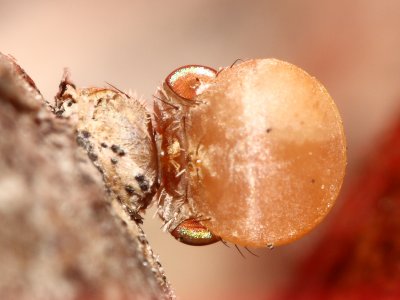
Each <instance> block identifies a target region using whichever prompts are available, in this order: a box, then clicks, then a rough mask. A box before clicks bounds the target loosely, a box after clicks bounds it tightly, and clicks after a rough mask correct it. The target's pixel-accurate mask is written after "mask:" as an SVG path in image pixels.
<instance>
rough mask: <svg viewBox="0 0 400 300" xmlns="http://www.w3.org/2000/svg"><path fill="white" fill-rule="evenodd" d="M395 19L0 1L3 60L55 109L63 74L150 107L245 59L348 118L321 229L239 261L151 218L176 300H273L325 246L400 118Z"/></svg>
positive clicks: (326, 5) (320, 5)
mask: <svg viewBox="0 0 400 300" xmlns="http://www.w3.org/2000/svg"><path fill="white" fill-rule="evenodd" d="M399 15H400V2H399V1H396V0H387V1H361V0H354V1H344V0H326V1H318V0H300V1H288V0H282V1H272V0H269V1H234V0H217V1H216V0H201V1H200V0H192V1H177V0H169V1H128V0H126V1H121V0H114V1H104V2H101V1H92V0H87V1H77V0H70V1H44V0H37V1H22V0H21V1H4V0H0V51H1V52H3V53H5V54H12V55H13V56H14V57H16V58H17V60H18V61H19V63H20V64H21V66H22V67H23V68H24V69H25V70H26V71H27V73H28V74H29V75H30V76H31V77H32V78H33V79H34V80H35V82H36V84H37V86H38V87H39V89H40V90H41V91H42V93H43V94H44V96H45V97H46V98H47V99H49V100H51V99H53V97H54V95H55V94H56V92H57V90H58V83H59V81H60V79H61V76H62V72H63V68H64V67H68V68H69V69H70V70H71V73H72V79H73V80H74V81H75V83H76V84H77V85H78V86H103V85H104V84H105V81H107V82H110V83H112V84H113V85H115V86H117V87H119V88H120V89H122V90H132V91H134V92H136V93H137V95H139V96H141V97H142V98H144V99H147V100H148V101H149V100H151V98H152V94H153V92H154V91H155V89H156V87H157V86H158V85H159V84H160V83H161V82H162V80H163V79H164V78H165V77H166V76H167V75H168V74H169V73H170V72H171V71H172V70H173V69H175V68H176V67H179V66H182V65H185V64H203V65H207V66H211V67H215V68H218V67H220V66H227V65H230V64H231V63H232V62H234V61H235V60H236V59H238V58H241V59H247V58H267V57H275V58H278V59H282V60H286V61H289V62H291V63H293V64H296V65H298V66H300V67H301V68H303V69H305V70H306V71H307V72H309V73H310V74H312V75H314V76H315V77H317V78H318V79H319V80H320V81H321V82H322V83H323V84H324V85H325V86H326V88H327V89H328V91H329V92H330V94H331V95H332V97H333V98H334V99H335V101H336V103H337V105H338V107H339V110H340V112H341V114H342V117H343V120H344V125H345V131H346V134H347V141H348V160H349V164H348V171H347V177H346V180H345V184H344V188H343V192H342V197H341V198H340V199H339V200H338V205H336V207H335V208H334V210H333V211H332V213H331V214H330V215H329V216H328V218H327V219H326V220H325V221H324V222H323V223H322V225H321V226H319V227H318V228H317V229H316V230H314V231H313V232H312V233H311V234H309V235H308V236H306V237H305V238H303V239H302V240H300V241H297V242H295V243H293V244H291V245H288V246H283V247H279V248H276V249H274V250H272V251H271V250H268V249H261V250H256V251H255V252H256V253H257V254H258V255H259V256H260V258H255V257H253V256H251V255H247V256H248V257H247V258H246V259H243V258H242V257H241V256H240V255H239V254H238V253H237V252H236V251H235V249H232V248H227V247H225V246H224V245H222V244H221V243H219V244H216V245H212V246H207V247H190V246H186V245H183V244H180V243H178V242H176V241H175V240H174V239H173V238H172V237H171V236H170V235H169V234H166V233H163V232H162V231H161V230H160V227H161V225H162V224H161V222H160V221H159V220H158V219H156V218H152V215H153V212H152V211H149V212H148V213H147V215H146V219H145V225H144V229H145V232H146V233H147V235H148V238H149V240H150V243H151V244H152V246H153V249H154V251H155V252H156V253H158V254H159V256H160V260H161V262H162V264H163V267H164V269H165V271H166V274H167V276H168V278H169V280H170V282H171V284H172V286H173V288H174V290H175V291H176V294H177V296H178V298H180V299H203V298H207V299H221V298H225V297H226V298H228V297H229V296H231V295H236V297H239V298H240V297H243V298H244V297H245V295H247V296H249V295H251V296H252V297H253V298H257V297H260V298H263V297H264V296H265V295H269V297H270V298H274V297H275V296H274V295H276V293H277V291H281V290H285V289H288V288H289V287H291V286H292V284H293V281H295V280H296V276H299V275H298V272H299V271H298V270H299V269H301V268H300V266H301V265H302V263H303V261H304V259H307V258H308V257H309V256H310V255H312V253H313V252H314V251H315V249H316V248H315V247H317V245H318V244H319V243H320V241H321V239H324V238H326V234H327V232H328V231H329V228H330V226H331V224H332V223H333V222H335V216H337V215H338V214H340V210H341V208H342V207H343V206H344V205H345V202H346V201H348V200H349V197H345V196H346V195H348V193H349V190H351V186H352V182H354V181H355V180H356V179H355V178H358V177H359V176H361V175H362V172H363V167H362V166H363V164H365V161H366V160H367V159H369V157H370V156H369V155H370V153H371V151H372V148H373V146H374V145H375V144H376V143H378V142H379V141H380V140H382V139H383V138H382V136H384V135H385V134H384V132H385V131H386V129H387V128H389V127H390V124H392V123H394V122H395V121H396V119H397V118H398V116H399V113H400V85H399V82H400V55H399V48H400V32H399V31H400V30H399V28H400V18H399ZM399 153H400V152H399ZM399 156H400V154H399ZM345 198H346V199H345ZM354 213H355V212H354ZM399 270H400V264H399V269H398V270H397V271H398V272H400V271H399Z"/></svg>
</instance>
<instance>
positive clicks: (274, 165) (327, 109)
mask: <svg viewBox="0 0 400 300" xmlns="http://www.w3.org/2000/svg"><path fill="white" fill-rule="evenodd" d="M209 84H210V85H209V87H208V88H207V89H205V91H204V92H203V93H201V94H200V95H198V96H197V97H196V98H195V100H200V101H202V102H205V103H206V104H205V105H200V106H198V107H195V108H194V109H192V110H191V112H190V120H191V123H190V126H188V127H187V138H188V149H189V153H192V154H193V153H196V155H194V158H193V160H196V162H197V165H198V169H196V171H193V172H192V174H191V176H189V181H190V184H189V186H190V196H191V197H192V201H191V203H192V206H193V208H194V210H195V211H196V213H198V214H200V215H203V216H207V217H211V220H209V221H206V222H202V223H203V225H205V226H207V228H208V229H209V230H210V231H211V232H212V233H214V234H215V235H218V236H220V237H221V238H222V239H224V240H226V241H230V242H232V243H236V244H239V245H243V246H252V247H265V246H267V245H281V244H285V243H288V242H291V241H293V240H295V239H298V238H300V237H301V236H303V235H304V234H305V233H307V232H308V231H310V230H311V229H312V228H314V227H315V226H316V225H317V224H318V223H320V222H321V221H322V219H323V218H324V217H325V215H326V214H327V213H328V212H329V210H330V209H331V207H332V205H333V204H334V202H335V200H336V197H337V196H338V193H339V190H340V187H341V185H342V181H343V176H344V173H345V166H346V145H345V136H344V132H343V126H342V121H341V118H340V115H339V113H338V110H337V107H336V105H335V103H334V102H333V100H332V98H331V97H330V96H329V94H328V92H327V91H326V90H325V88H324V87H323V86H322V85H321V84H320V83H319V82H318V81H317V80H316V79H315V78H313V77H311V76H310V75H308V74H307V73H306V72H304V71H303V70H301V69H300V68H298V67H296V66H293V65H291V64H289V63H286V62H282V61H278V60H274V59H263V60H250V61H246V62H244V63H241V64H239V65H235V66H234V67H232V68H227V69H225V70H224V71H222V72H221V73H220V74H218V76H217V77H216V78H215V79H213V80H211V82H210V83H209Z"/></svg>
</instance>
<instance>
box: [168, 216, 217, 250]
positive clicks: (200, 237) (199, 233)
mask: <svg viewBox="0 0 400 300" xmlns="http://www.w3.org/2000/svg"><path fill="white" fill-rule="evenodd" d="M171 234H172V235H173V236H174V237H175V238H176V239H177V240H178V241H180V242H182V243H184V244H187V245H191V246H205V245H210V244H213V243H216V242H219V241H220V240H221V239H220V238H219V237H218V236H216V235H214V234H213V233H212V232H211V231H209V230H208V229H207V228H206V227H204V226H203V225H201V224H200V223H199V222H198V221H196V220H194V219H189V220H185V221H183V222H182V223H180V224H179V225H178V226H177V227H176V228H175V229H174V230H173V231H172V232H171Z"/></svg>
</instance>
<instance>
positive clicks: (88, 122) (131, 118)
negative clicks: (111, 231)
mask: <svg viewBox="0 0 400 300" xmlns="http://www.w3.org/2000/svg"><path fill="white" fill-rule="evenodd" d="M55 110H56V113H57V114H58V115H59V116H61V117H65V118H70V119H71V120H72V122H73V123H74V124H75V125H76V130H77V142H78V144H79V145H80V146H82V147H83V148H84V149H85V150H86V151H87V153H88V155H89V158H90V159H91V160H92V161H93V163H94V164H95V165H96V167H97V168H98V169H99V170H100V172H101V173H102V174H103V178H104V181H105V183H106V187H107V188H108V189H109V190H110V191H111V192H112V193H114V195H115V197H116V198H117V199H118V200H119V201H120V202H121V204H122V205H124V206H125V208H126V210H127V211H128V212H129V213H130V214H131V216H132V218H134V219H136V220H138V221H139V220H140V219H141V217H140V215H139V213H140V212H141V211H143V210H144V209H146V207H147V206H148V205H149V204H150V202H151V200H152V199H153V196H154V194H155V192H156V189H157V186H158V179H157V172H158V167H157V151H156V145H155V141H154V132H153V128H152V123H151V118H150V115H149V113H148V111H147V110H146V108H145V107H144V105H142V104H141V103H140V102H139V101H138V100H137V99H133V98H131V97H129V96H128V95H126V94H125V93H122V92H120V91H119V90H117V89H114V88H102V89H100V88H86V89H85V88H84V89H77V88H76V87H75V86H74V84H72V83H71V82H70V80H69V78H68V76H65V78H64V80H63V81H62V83H61V84H60V91H59V93H58V94H57V97H56V108H55Z"/></svg>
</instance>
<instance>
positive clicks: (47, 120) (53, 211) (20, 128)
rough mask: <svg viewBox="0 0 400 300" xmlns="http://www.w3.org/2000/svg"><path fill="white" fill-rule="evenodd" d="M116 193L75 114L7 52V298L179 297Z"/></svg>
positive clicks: (0, 262)
mask: <svg viewBox="0 0 400 300" xmlns="http://www.w3.org/2000/svg"><path fill="white" fill-rule="evenodd" d="M111 197H112V195H110V194H109V193H108V192H107V189H106V188H105V187H104V184H103V180H102V177H101V174H100V172H99V171H98V170H97V169H96V168H95V167H94V166H93V164H92V162H91V161H90V160H89V159H88V156H87V154H86V153H85V152H84V151H83V150H82V149H81V148H79V147H78V145H77V143H76V138H75V132H74V129H73V127H72V126H71V125H70V124H69V123H68V120H65V119H60V118H57V117H56V116H54V115H53V113H52V112H51V109H50V108H49V106H48V105H47V103H46V102H45V101H44V99H43V97H42V96H41V94H40V92H39V90H38V89H37V88H36V86H35V85H34V83H33V81H32V80H31V79H30V78H29V77H28V76H27V75H26V74H25V72H24V71H23V70H22V69H20V68H19V67H18V65H16V64H15V62H14V61H13V60H12V59H11V58H10V57H8V56H4V55H2V54H0V298H1V299H154V298H156V299H159V298H161V299H165V298H173V297H174V295H173V293H172V291H171V289H170V287H169V284H168V282H167V280H166V278H165V276H164V273H163V270H162V268H161V265H160V263H159V262H158V260H157V259H156V258H155V256H154V254H153V252H152V250H151V248H150V246H149V244H148V242H147V240H146V237H145V235H144V233H143V231H142V230H141V228H140V226H139V225H138V224H136V223H135V222H133V221H131V220H130V219H129V217H128V215H127V214H126V213H125V212H124V211H123V210H122V208H121V207H119V206H118V205H117V203H116V201H113V200H112V199H111Z"/></svg>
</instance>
